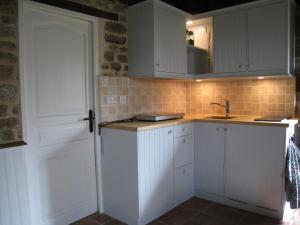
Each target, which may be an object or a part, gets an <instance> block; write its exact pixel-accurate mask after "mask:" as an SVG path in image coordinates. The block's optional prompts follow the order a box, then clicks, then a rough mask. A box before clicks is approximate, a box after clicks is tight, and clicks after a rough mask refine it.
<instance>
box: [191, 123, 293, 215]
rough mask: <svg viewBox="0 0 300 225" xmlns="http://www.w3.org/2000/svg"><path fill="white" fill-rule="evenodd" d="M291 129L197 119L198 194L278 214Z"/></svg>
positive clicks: (206, 197)
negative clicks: (198, 121)
mask: <svg viewBox="0 0 300 225" xmlns="http://www.w3.org/2000/svg"><path fill="white" fill-rule="evenodd" d="M289 129H291V128H287V127H276V126H258V125H233V124H217V123H196V128H195V131H196V134H195V140H196V144H195V155H196V162H195V168H196V170H195V180H196V187H195V190H196V195H197V196H198V197H201V198H205V199H208V200H212V201H216V202H219V203H222V204H226V205H231V206H234V207H238V208H242V209H245V210H249V211H253V212H257V213H262V214H266V215H269V216H273V217H278V218H282V216H283V208H284V204H285V202H284V165H285V154H286V145H287V140H288V139H289V137H288V136H289V133H291V132H290V131H289ZM292 133H293V132H292Z"/></svg>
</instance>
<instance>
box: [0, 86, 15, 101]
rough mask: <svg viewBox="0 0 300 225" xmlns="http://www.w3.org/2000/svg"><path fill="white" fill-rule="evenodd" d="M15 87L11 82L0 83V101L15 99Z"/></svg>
mask: <svg viewBox="0 0 300 225" xmlns="http://www.w3.org/2000/svg"><path fill="white" fill-rule="evenodd" d="M16 95H17V87H16V86H15V85H11V84H2V85H0V101H4V102H13V101H14V100H15V99H16Z"/></svg>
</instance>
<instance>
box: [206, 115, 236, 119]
mask: <svg viewBox="0 0 300 225" xmlns="http://www.w3.org/2000/svg"><path fill="white" fill-rule="evenodd" d="M205 118H206V119H215V120H229V119H233V118H235V117H234V116H208V117H205Z"/></svg>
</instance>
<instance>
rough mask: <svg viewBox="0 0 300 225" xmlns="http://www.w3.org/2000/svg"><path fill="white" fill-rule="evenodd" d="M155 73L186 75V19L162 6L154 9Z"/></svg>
mask: <svg viewBox="0 0 300 225" xmlns="http://www.w3.org/2000/svg"><path fill="white" fill-rule="evenodd" d="M154 15H155V16H154V19H155V31H156V32H155V57H156V65H155V68H156V71H158V72H165V73H173V74H186V73H187V60H186V57H187V56H186V54H187V53H186V36H185V29H186V24H185V23H186V19H185V17H184V16H183V15H181V14H179V13H178V12H176V11H175V10H172V9H169V8H167V7H165V6H163V5H160V4H159V5H158V4H157V5H156V7H155V14H154Z"/></svg>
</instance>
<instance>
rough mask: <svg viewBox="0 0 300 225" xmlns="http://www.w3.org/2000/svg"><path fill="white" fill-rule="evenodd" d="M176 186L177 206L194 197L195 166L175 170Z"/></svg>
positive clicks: (190, 165)
mask: <svg viewBox="0 0 300 225" xmlns="http://www.w3.org/2000/svg"><path fill="white" fill-rule="evenodd" d="M174 185H175V187H174V192H175V193H174V194H175V202H176V204H180V203H182V202H184V201H185V200H187V199H189V198H191V197H192V196H193V195H194V167H193V164H189V165H186V166H183V167H180V168H178V169H176V170H175V177H174Z"/></svg>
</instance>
